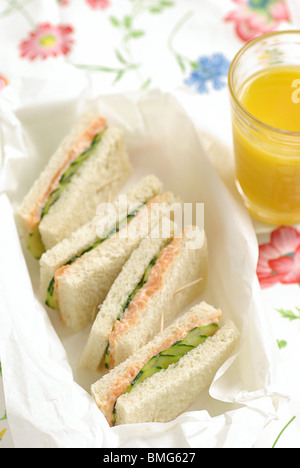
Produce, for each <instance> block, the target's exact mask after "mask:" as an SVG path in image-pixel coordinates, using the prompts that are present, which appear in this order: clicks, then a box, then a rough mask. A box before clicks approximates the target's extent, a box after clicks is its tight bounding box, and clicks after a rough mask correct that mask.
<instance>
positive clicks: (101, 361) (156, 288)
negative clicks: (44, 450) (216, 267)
mask: <svg viewBox="0 0 300 468" xmlns="http://www.w3.org/2000/svg"><path fill="white" fill-rule="evenodd" d="M193 229H194V227H192V226H187V227H186V228H185V229H184V231H183V232H182V233H180V234H178V235H175V236H174V237H173V238H171V239H165V238H164V239H153V238H152V237H151V235H150V237H149V238H146V239H144V240H142V242H141V243H140V245H139V247H138V248H137V249H136V250H135V251H134V252H133V253H132V255H131V256H130V258H129V260H128V261H127V262H126V264H125V265H124V267H123V269H122V271H121V273H120V274H119V276H118V277H117V278H116V280H115V282H114V283H113V285H112V287H111V289H110V291H109V293H108V295H107V297H106V299H105V300H104V302H103V304H102V305H101V306H100V308H99V312H98V314H97V317H96V319H95V321H94V323H93V326H92V328H91V331H90V334H89V337H88V341H87V344H86V346H85V348H84V351H83V353H82V356H81V358H80V361H79V367H82V368H87V369H90V370H93V371H96V370H99V371H105V370H110V369H112V368H114V367H115V366H117V365H118V364H120V363H121V362H123V361H124V360H125V359H127V358H128V357H129V356H130V355H131V354H133V353H134V352H136V351H137V350H138V349H139V348H141V347H142V346H143V345H145V344H146V343H148V342H149V341H150V340H151V339H152V338H153V337H154V336H155V335H156V334H157V333H159V331H160V330H161V328H162V327H165V326H167V325H169V324H170V323H171V321H172V320H173V319H175V318H176V317H177V315H178V314H179V313H180V312H181V311H182V310H183V309H184V308H185V307H186V306H187V305H188V304H190V303H191V302H192V301H193V300H194V299H195V298H197V297H198V296H199V294H200V293H201V292H202V291H203V289H204V286H205V283H206V277H207V257H208V252H207V242H206V238H205V236H204V238H203V243H202V244H200V245H199V246H198V247H197V248H191V245H190V238H191V234H192V233H193ZM184 285H186V286H187V287H186V288H184V287H183V288H182V286H184Z"/></svg>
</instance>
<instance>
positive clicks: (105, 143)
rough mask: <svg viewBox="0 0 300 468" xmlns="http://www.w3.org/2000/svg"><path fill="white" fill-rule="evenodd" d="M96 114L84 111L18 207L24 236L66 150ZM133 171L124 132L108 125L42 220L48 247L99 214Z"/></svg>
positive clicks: (41, 228)
mask: <svg viewBox="0 0 300 468" xmlns="http://www.w3.org/2000/svg"><path fill="white" fill-rule="evenodd" d="M93 118H95V116H94V115H93V114H84V115H83V116H82V117H81V119H80V120H79V121H78V122H77V123H76V125H75V126H74V127H73V129H72V130H71V131H70V134H69V135H67V136H66V137H65V139H64V140H63V142H62V143H61V144H60V145H59V147H58V149H57V151H56V152H55V153H54V154H53V156H52V157H51V158H50V160H49V162H48V164H47V166H46V167H45V169H44V171H43V172H42V173H41V174H40V176H39V178H38V179H37V180H36V181H35V183H34V184H33V186H32V188H31V190H30V191H29V193H28V194H27V195H26V197H25V198H24V200H23V202H22V204H21V205H20V207H19V209H18V210H17V212H16V218H17V221H18V222H19V225H20V230H21V236H22V237H24V238H25V239H27V238H28V235H29V232H28V226H27V220H28V217H29V216H30V214H31V211H32V208H33V206H34V204H35V202H36V200H37V199H38V198H39V196H40V195H41V194H43V193H44V191H45V187H47V186H48V185H49V182H50V181H51V179H52V178H53V177H54V175H55V174H56V173H57V172H58V171H59V170H60V168H61V164H62V160H63V158H64V156H65V154H66V153H67V152H68V151H69V150H70V149H71V148H72V146H73V145H74V143H75V142H76V141H77V139H78V135H80V134H81V133H82V132H83V131H84V130H85V129H86V128H87V127H88V125H89V124H90V122H91V121H92V119H93ZM131 171H132V168H131V164H130V161H129V157H128V154H127V151H126V148H125V143H124V135H123V132H122V131H121V130H120V129H118V128H116V127H108V128H107V130H106V131H105V132H104V134H103V137H102V140H101V142H100V143H99V144H98V145H97V146H96V148H95V150H94V151H93V152H92V154H91V155H90V157H89V158H88V159H87V160H86V161H85V162H84V163H83V164H82V166H81V167H80V168H79V170H78V172H77V173H76V174H75V175H74V176H73V177H72V180H71V182H70V183H69V184H68V185H67V186H66V188H65V190H64V191H63V192H62V194H61V196H60V198H59V199H58V200H57V202H56V203H55V204H54V205H53V206H52V207H51V209H50V211H49V213H48V214H47V215H45V216H44V218H43V219H42V221H41V222H40V225H39V230H40V233H41V237H42V241H43V244H44V246H45V249H46V250H48V249H50V248H51V247H53V246H54V245H56V244H57V243H58V242H60V241H61V240H63V239H65V238H67V237H69V236H70V234H71V233H72V232H73V231H75V230H76V229H78V228H79V227H80V226H82V225H84V224H85V223H87V222H88V221H89V220H91V219H92V218H93V217H94V216H95V214H96V209H97V206H98V205H99V203H102V202H106V201H108V200H109V197H115V196H116V195H117V194H118V192H119V191H120V189H121V187H122V186H123V185H124V184H125V182H126V180H127V179H128V178H129V176H130V174H131ZM108 182H109V183H108ZM101 187H102V188H101Z"/></svg>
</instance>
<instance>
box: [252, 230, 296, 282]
mask: <svg viewBox="0 0 300 468" xmlns="http://www.w3.org/2000/svg"><path fill="white" fill-rule="evenodd" d="M257 276H258V279H259V282H260V285H261V287H262V288H263V289H265V288H269V287H271V286H273V285H275V284H277V283H282V284H300V232H299V231H297V229H295V228H293V227H280V228H278V229H276V230H275V231H274V232H273V233H272V235H271V241H270V243H269V244H263V245H261V246H260V248H259V261H258V266H257Z"/></svg>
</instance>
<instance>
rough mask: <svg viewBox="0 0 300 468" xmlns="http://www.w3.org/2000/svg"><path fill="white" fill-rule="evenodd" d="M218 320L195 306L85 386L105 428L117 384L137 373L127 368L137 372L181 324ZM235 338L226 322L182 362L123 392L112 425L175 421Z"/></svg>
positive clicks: (204, 385) (216, 314)
mask: <svg viewBox="0 0 300 468" xmlns="http://www.w3.org/2000/svg"><path fill="white" fill-rule="evenodd" d="M221 315H222V312H221V311H220V310H218V309H215V308H213V307H212V306H210V305H209V304H206V303H205V302H202V303H200V304H197V305H196V306H194V307H192V308H191V309H190V310H189V311H188V312H187V313H185V314H184V315H183V316H181V317H179V318H178V319H177V320H176V321H174V322H173V323H172V324H171V325H170V326H169V327H168V328H166V329H165V330H164V331H163V332H161V333H159V334H158V335H157V336H156V337H155V338H154V339H153V340H152V341H151V342H149V343H148V344H146V345H145V346H143V347H142V348H141V349H139V350H138V351H137V352H135V353H134V354H133V355H132V356H130V357H129V358H128V359H127V360H126V361H124V362H122V363H121V364H119V366H117V367H115V368H114V369H112V370H111V371H110V372H109V373H107V374H105V375H104V376H103V377H101V378H100V379H99V380H98V381H97V382H95V383H94V384H93V385H92V386H91V394H92V396H93V398H94V399H95V401H96V403H97V406H98V407H99V409H100V410H101V411H102V412H103V414H104V415H105V416H106V418H107V420H108V422H110V423H111V419H110V418H111V408H112V405H114V402H115V397H116V393H115V392H119V391H120V390H119V389H116V386H118V385H119V383H120V382H124V385H125V387H127V386H129V385H130V383H131V382H132V380H133V379H134V377H135V375H136V372H138V371H137V370H136V371H135V373H132V372H131V369H132V368H134V367H135V366H137V368H139V369H141V368H142V367H143V366H144V365H145V364H146V363H147V362H148V360H149V359H151V357H152V356H153V355H156V354H157V349H160V347H161V346H162V343H164V342H165V341H166V339H168V338H169V337H172V336H174V334H175V333H176V332H177V331H180V330H181V329H182V328H183V327H184V326H185V325H186V324H187V323H190V322H192V323H194V324H195V326H202V325H206V324H208V323H210V322H215V323H218V322H219V320H220V318H221ZM196 324H197V325H196ZM191 328H193V326H191V327H190V329H191ZM238 338H239V331H238V330H237V328H236V327H235V325H234V324H233V323H232V322H230V321H229V322H227V323H226V324H225V325H224V326H223V327H222V328H221V329H220V330H219V331H218V332H217V333H216V334H215V335H214V336H213V337H211V338H208V339H207V340H206V342H205V343H204V344H202V345H199V346H198V347H197V348H195V349H194V350H192V351H190V352H189V353H187V354H186V355H185V356H183V357H182V358H181V359H180V360H179V362H178V363H177V364H171V365H170V366H169V367H168V368H167V369H166V370H161V371H159V372H158V373H156V374H154V375H153V376H152V377H149V378H148V379H146V380H145V381H144V382H142V383H139V384H136V385H135V386H134V387H133V389H132V390H131V392H130V393H124V392H125V391H126V390H124V392H122V394H121V395H120V396H119V397H118V398H117V400H116V405H115V410H116V425H118V424H130V423H138V422H168V421H171V420H172V419H174V418H176V417H177V416H178V415H179V414H181V413H182V412H183V411H185V410H186V409H187V408H188V406H189V405H190V404H191V403H193V401H194V400H195V399H196V398H197V397H198V396H199V395H200V394H201V393H202V391H203V390H205V388H207V387H208V386H209V385H210V384H211V382H212V380H213V378H214V376H215V374H216V372H217V371H218V369H219V368H220V367H221V366H222V364H223V363H224V362H225V361H226V360H227V359H228V358H229V357H230V356H231V354H232V353H233V352H234V350H235V347H236V345H237V341H238ZM153 353H154V354H153ZM125 387H124V388H125Z"/></svg>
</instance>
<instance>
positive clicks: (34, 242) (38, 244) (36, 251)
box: [28, 128, 106, 260]
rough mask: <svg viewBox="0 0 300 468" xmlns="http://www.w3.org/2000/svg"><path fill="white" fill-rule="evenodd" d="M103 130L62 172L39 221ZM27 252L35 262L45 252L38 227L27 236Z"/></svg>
mask: <svg viewBox="0 0 300 468" xmlns="http://www.w3.org/2000/svg"><path fill="white" fill-rule="evenodd" d="M105 130H106V128H105V129H103V130H102V131H101V132H99V133H97V135H96V136H95V138H94V140H93V141H92V143H91V145H90V147H89V148H88V149H87V150H86V151H84V152H83V153H82V154H80V155H79V156H78V157H77V158H76V159H74V161H73V162H72V163H71V164H70V166H69V168H68V169H67V170H66V171H65V172H64V174H63V175H62V177H61V178H60V181H59V186H58V187H57V188H56V189H55V190H53V192H51V193H50V195H49V197H48V199H47V201H46V203H45V205H44V206H43V209H42V212H41V218H40V221H41V220H42V219H43V218H44V216H46V214H48V213H49V211H50V208H51V207H52V206H53V205H54V203H56V202H57V200H59V198H60V196H61V194H62V193H63V191H64V190H65V188H66V186H67V185H68V184H69V183H70V182H71V179H72V177H73V176H74V175H75V174H76V173H77V171H78V170H79V168H80V167H81V166H82V164H83V163H84V162H85V161H86V160H87V159H88V158H89V157H90V155H91V154H92V152H93V150H94V149H95V148H96V146H97V145H98V143H100V141H101V138H102V136H103V133H104V132H105ZM28 250H29V251H30V252H31V254H32V255H33V256H34V258H36V259H37V260H39V259H40V258H41V256H42V255H43V253H44V252H45V246H44V244H43V241H42V238H41V234H40V231H39V225H38V226H37V227H36V228H35V230H34V231H33V232H32V233H30V234H29V240H28Z"/></svg>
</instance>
